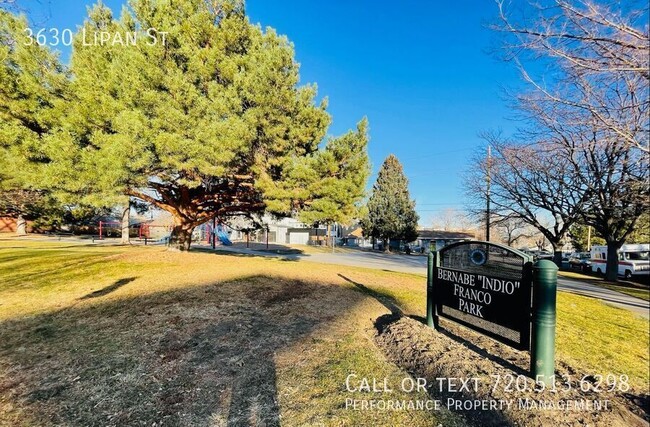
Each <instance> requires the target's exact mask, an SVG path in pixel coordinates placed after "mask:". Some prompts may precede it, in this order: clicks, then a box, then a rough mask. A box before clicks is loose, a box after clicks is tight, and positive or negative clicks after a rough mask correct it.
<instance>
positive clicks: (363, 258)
mask: <svg viewBox="0 0 650 427" xmlns="http://www.w3.org/2000/svg"><path fill="white" fill-rule="evenodd" d="M219 250H220V251H225V252H236V253H246V254H250V255H255V256H265V257H274V258H283V259H288V260H299V261H307V262H320V263H325V264H338V265H348V266H351V267H365V268H372V269H377V270H384V271H396V272H401V273H411V274H419V275H423V276H424V275H426V267H427V258H426V257H425V256H414V255H402V254H389V253H383V252H371V251H364V250H358V251H349V252H345V253H311V254H291V255H282V254H275V253H270V252H265V251H256V250H251V249H245V248H233V247H229V246H219ZM557 282H558V290H560V291H564V292H571V293H574V294H578V295H584V296H587V297H592V298H597V299H599V300H601V301H603V302H604V303H606V304H609V305H612V306H615V307H620V308H624V309H627V310H630V311H632V312H634V313H637V314H639V315H641V316H643V317H645V318H650V303H649V302H648V301H644V300H642V299H639V298H635V297H633V296H630V295H626V294H623V293H620V292H616V291H612V290H609V289H605V288H602V287H599V286H596V285H592V284H590V283H586V282H581V281H579V280H574V279H566V278H563V277H558V281H557Z"/></svg>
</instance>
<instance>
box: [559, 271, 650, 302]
mask: <svg viewBox="0 0 650 427" xmlns="http://www.w3.org/2000/svg"><path fill="white" fill-rule="evenodd" d="M558 274H559V275H560V276H563V277H566V278H569V279H580V280H586V281H587V282H589V283H591V284H592V285H596V286H600V287H603V288H606V289H611V290H612V291H616V292H621V293H623V294H627V295H630V296H633V297H636V298H639V299H642V300H645V301H650V286H648V282H647V280H646V281H645V283H638V282H633V281H629V280H625V281H621V282H609V281H607V280H603V279H601V278H599V277H594V276H588V275H586V274H582V273H576V272H573V271H560V272H559V273H558Z"/></svg>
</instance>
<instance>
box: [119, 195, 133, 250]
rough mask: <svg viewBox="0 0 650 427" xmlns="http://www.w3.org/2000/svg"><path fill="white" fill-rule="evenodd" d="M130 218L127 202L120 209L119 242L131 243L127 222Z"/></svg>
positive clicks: (129, 206)
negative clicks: (122, 208)
mask: <svg viewBox="0 0 650 427" xmlns="http://www.w3.org/2000/svg"><path fill="white" fill-rule="evenodd" d="M130 220H131V204H130V203H128V204H127V205H126V207H125V208H124V210H123V211H122V239H121V243H122V244H124V245H128V244H130V243H131V238H130V236H129V222H130Z"/></svg>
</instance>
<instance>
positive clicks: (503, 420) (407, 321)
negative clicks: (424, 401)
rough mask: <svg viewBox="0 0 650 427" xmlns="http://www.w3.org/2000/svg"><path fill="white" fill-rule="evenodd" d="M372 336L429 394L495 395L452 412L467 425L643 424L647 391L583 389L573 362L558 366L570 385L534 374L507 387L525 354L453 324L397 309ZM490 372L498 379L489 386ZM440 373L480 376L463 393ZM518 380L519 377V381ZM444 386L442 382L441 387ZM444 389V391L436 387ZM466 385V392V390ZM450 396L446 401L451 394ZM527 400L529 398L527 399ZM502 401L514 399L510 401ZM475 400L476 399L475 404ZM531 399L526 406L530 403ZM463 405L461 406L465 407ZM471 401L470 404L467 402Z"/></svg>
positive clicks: (522, 371)
mask: <svg viewBox="0 0 650 427" xmlns="http://www.w3.org/2000/svg"><path fill="white" fill-rule="evenodd" d="M376 327H377V335H376V336H375V342H376V343H377V345H378V346H379V347H380V348H382V349H383V351H384V353H385V354H386V356H387V358H388V359H389V360H391V361H392V362H394V363H395V364H397V365H398V366H399V367H400V368H402V369H404V370H406V371H408V372H409V373H410V374H411V375H412V376H414V377H416V378H425V379H426V380H427V385H428V386H429V394H430V395H431V396H432V398H434V399H440V400H442V404H443V405H444V404H446V403H448V402H451V401H454V402H457V401H471V402H472V403H474V402H480V401H494V402H497V404H498V405H497V407H496V408H495V407H493V408H489V407H488V408H487V409H486V408H485V405H483V406H482V407H478V408H476V409H473V408H474V407H473V406H472V405H471V403H467V406H465V407H463V408H462V409H460V408H458V407H456V408H455V412H457V413H458V414H459V415H461V416H463V417H465V419H466V420H467V424H468V425H474V426H504V425H506V426H518V425H521V426H549V425H561V426H585V425H589V426H620V427H635V426H647V425H648V420H650V414H649V411H648V403H649V400H648V395H647V394H646V393H643V392H641V393H639V392H638V391H636V390H634V389H630V390H629V391H627V392H621V391H618V392H616V391H615V392H607V391H606V389H605V390H601V391H599V392H596V391H594V390H593V388H592V389H591V390H589V391H586V392H585V391H581V387H580V386H581V384H580V383H579V381H580V380H581V379H583V382H582V385H583V388H585V389H587V388H588V387H587V386H586V385H587V384H586V381H589V382H591V383H592V384H594V383H595V381H596V379H595V378H594V377H593V375H588V374H587V373H582V372H577V371H576V370H575V369H572V368H571V367H570V366H566V365H563V364H558V366H557V367H556V375H557V377H558V378H563V377H562V376H563V375H569V376H570V377H571V379H572V380H571V383H570V390H566V389H567V388H569V386H567V385H564V382H563V380H562V382H561V384H562V386H561V387H558V390H557V392H555V393H553V392H551V391H550V390H545V391H543V392H536V391H533V390H532V389H533V387H534V383H533V381H532V379H529V380H528V382H527V387H526V388H527V390H525V391H519V390H516V388H515V386H514V384H511V388H513V390H511V391H507V390H506V388H505V386H506V384H505V381H503V380H504V379H508V378H511V377H510V376H512V377H514V378H517V377H518V376H520V377H519V379H520V380H523V377H524V376H526V375H527V369H528V366H529V363H530V359H529V355H528V353H526V352H521V351H517V350H514V349H511V348H509V347H507V346H505V345H503V344H500V343H497V342H495V341H493V340H491V339H489V338H487V337H483V336H481V335H479V334H477V333H474V332H473V331H470V330H468V329H466V328H463V327H461V326H457V325H454V324H452V323H450V322H446V321H444V320H443V321H442V327H443V328H442V330H441V332H436V331H435V330H433V329H431V328H428V327H427V326H426V325H424V324H423V323H422V322H419V321H417V320H414V319H412V318H409V317H403V316H399V315H396V314H393V315H387V316H382V317H380V318H379V319H377V321H376ZM495 376H499V377H500V378H501V379H502V381H503V382H502V383H500V384H499V386H497V387H494V384H495V382H496V378H495ZM438 378H441V379H442V378H444V379H448V378H464V379H467V378H477V380H476V383H477V384H478V386H477V387H476V389H474V387H466V388H465V390H463V391H449V389H448V387H447V385H446V380H442V383H441V381H439V380H437V379H438ZM520 383H521V384H523V382H522V381H520ZM441 384H442V387H441V386H440V385H441ZM441 388H442V391H441ZM522 388H523V386H522ZM468 389H469V390H468ZM448 399H451V400H448ZM527 399H528V400H527ZM594 400H597V401H600V402H603V403H604V401H608V404H607V408H606V409H605V408H602V409H590V410H564V409H556V408H554V409H541V408H539V407H537V406H535V407H531V406H530V405H536V404H537V403H538V402H540V401H542V402H545V403H546V402H559V401H563V402H565V403H566V402H583V401H588V402H593V401H594ZM506 402H511V405H510V406H508V405H507V404H506ZM475 405H476V406H478V405H479V403H475ZM527 405H528V406H527ZM463 406H464V405H463ZM470 406H472V409H467V407H470Z"/></svg>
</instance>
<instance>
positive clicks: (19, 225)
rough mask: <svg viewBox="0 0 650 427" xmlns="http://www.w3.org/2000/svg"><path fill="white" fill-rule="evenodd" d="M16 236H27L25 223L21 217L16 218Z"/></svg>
mask: <svg viewBox="0 0 650 427" xmlns="http://www.w3.org/2000/svg"><path fill="white" fill-rule="evenodd" d="M16 234H17V235H19V236H25V235H26V234H27V221H25V218H23V216H22V215H18V217H17V218H16Z"/></svg>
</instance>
